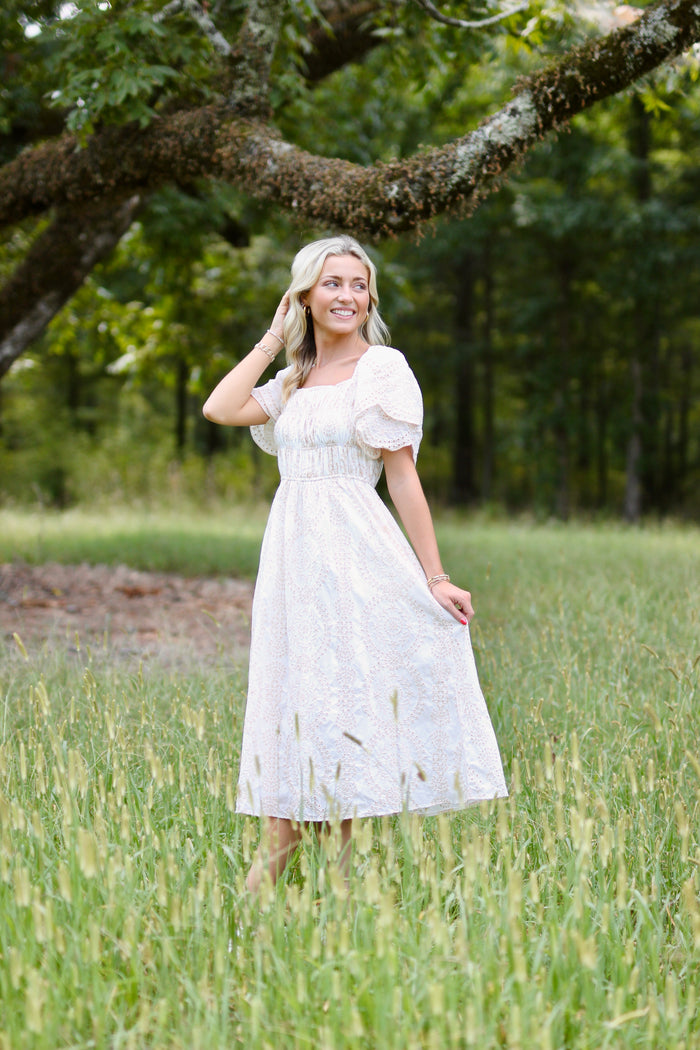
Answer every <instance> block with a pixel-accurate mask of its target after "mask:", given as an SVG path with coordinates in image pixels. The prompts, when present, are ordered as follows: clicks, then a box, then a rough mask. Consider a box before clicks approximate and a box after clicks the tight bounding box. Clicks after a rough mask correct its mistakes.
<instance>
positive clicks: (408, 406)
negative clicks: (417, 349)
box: [354, 346, 423, 462]
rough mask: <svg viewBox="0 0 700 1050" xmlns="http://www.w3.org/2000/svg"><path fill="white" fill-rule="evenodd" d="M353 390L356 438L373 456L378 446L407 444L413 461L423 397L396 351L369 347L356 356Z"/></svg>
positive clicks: (376, 455) (377, 454) (393, 447)
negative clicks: (358, 362)
mask: <svg viewBox="0 0 700 1050" xmlns="http://www.w3.org/2000/svg"><path fill="white" fill-rule="evenodd" d="M360 364H361V366H362V367H361V368H360V366H358V368H359V371H358V375H357V386H356V390H355V404H354V417H355V428H356V433H357V439H358V441H359V443H360V445H362V446H364V447H365V448H366V449H367V451H368V452H369V453H370V455H372V456H373V458H376V459H378V458H379V457H380V455H381V450H382V449H384V448H385V449H388V450H389V451H390V452H395V451H396V449H399V448H404V447H405V446H407V445H410V446H411V448H412V449H413V459H414V462H415V460H416V459H417V457H418V447H419V445H420V442H421V438H422V436H423V398H422V396H421V392H420V387H419V386H418V381H417V380H416V377H415V376H414V374H413V372H412V371H411V369H410V367H409V365H408V362H407V361H406V358H405V357H404V356H403V354H402V353H401V351H400V350H395V349H394V348H393V347H391V346H377V347H371V348H370V350H368V351H367V352H366V354H365V355H364V357H362V358H361V359H360Z"/></svg>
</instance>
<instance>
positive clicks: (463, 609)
mask: <svg viewBox="0 0 700 1050" xmlns="http://www.w3.org/2000/svg"><path fill="white" fill-rule="evenodd" d="M433 598H435V600H436V601H437V602H439V604H440V605H441V606H442V607H443V609H446V610H447V612H448V613H450V615H451V616H454V618H455V620H458V621H459V622H460V623H461V624H463V625H464V626H466V625H467V624H468V623H469V622H470V620H472V618H473V617H474V609H473V607H472V596H471V594H470V593H469V591H463V590H461V589H460V588H459V587H454V586H453V585H452V584H450V583H447V581H446V582H445V583H438V584H437V585H436V586H435V587H433Z"/></svg>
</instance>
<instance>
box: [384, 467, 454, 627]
mask: <svg viewBox="0 0 700 1050" xmlns="http://www.w3.org/2000/svg"><path fill="white" fill-rule="evenodd" d="M382 457H383V459H384V471H385V473H386V483H387V487H388V489H389V495H390V496H391V500H392V503H393V504H394V506H395V507H396V509H397V511H398V512H399V517H400V518H401V521H402V522H403V525H404V528H405V529H406V533H407V535H408V538H409V540H410V541H411V545H412V547H413V549H414V551H415V552H416V554H417V556H418V561H419V562H420V563H421V565H422V567H423V572H424V573H425V576H426V579H430V578H431V577H432V576H440V575H442V573H443V571H444V570H443V568H442V562H441V561H440V552H439V550H438V545H437V539H436V538H435V529H434V527H433V519H432V517H431V514H430V508H429V507H428V501H427V500H426V498H425V494H424V492H423V487H422V485H421V483H420V478H419V477H418V472H417V470H416V467H415V464H414V462H413V452H412V450H411V447H410V446H406V448H400V449H398V450H397V451H396V452H389V451H388V450H387V449H382ZM431 590H432V595H433V598H434V599H435V601H436V602H438V603H439V604H440V605H442V607H443V609H447V611H448V612H449V613H451V614H452V615H453V616H454V618H455V620H459V622H460V623H465V622H466V623H468V622H469V621H470V620H471V618H472V617H473V615H474V610H473V608H472V599H471V594H470V593H469V591H463V590H462V589H461V588H460V587H457V586H455V584H453V583H450V582H449V581H447V580H444V581H442V582H441V583H436V584H434V585H433V587H432V589H431Z"/></svg>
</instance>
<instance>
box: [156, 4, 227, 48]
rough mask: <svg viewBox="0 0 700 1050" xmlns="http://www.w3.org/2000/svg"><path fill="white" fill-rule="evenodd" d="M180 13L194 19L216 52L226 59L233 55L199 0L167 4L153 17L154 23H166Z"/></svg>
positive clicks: (224, 38)
mask: <svg viewBox="0 0 700 1050" xmlns="http://www.w3.org/2000/svg"><path fill="white" fill-rule="evenodd" d="M178 11H185V12H186V13H187V14H188V15H190V16H191V17H192V18H193V19H194V21H195V22H196V23H197V25H198V26H199V28H200V29H201V30H202V33H203V34H204V36H205V37H206V38H207V40H209V42H210V43H211V45H212V47H213V48H214V50H215V51H218V52H219V54H220V55H223V56H224V58H228V57H229V56H230V55H231V53H232V52H233V48H232V47H231V45H230V44H229V42H228V40H227V39H226V37H225V36H224V35H223V33H220V32H219V30H218V29H217V28H216V25H215V24H214V22H213V21H212V19H211V18H210V17H209V15H208V14H207V13H206V11H204V10H203V8H202V5H201V4H198V3H197V0H170V3H169V4H166V5H165V7H164V8H163V9H162V11H159V12H158V13H157V14H155V15H154V16H153V21H154V22H164V21H165V20H166V18H170V16H171V15H176V14H177V13H178Z"/></svg>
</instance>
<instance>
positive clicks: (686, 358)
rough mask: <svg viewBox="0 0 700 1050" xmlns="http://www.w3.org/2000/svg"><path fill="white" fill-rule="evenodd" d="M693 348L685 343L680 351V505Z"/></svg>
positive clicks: (684, 482) (683, 489) (685, 468)
mask: <svg viewBox="0 0 700 1050" xmlns="http://www.w3.org/2000/svg"><path fill="white" fill-rule="evenodd" d="M692 373H693V349H692V347H691V345H690V344H689V343H686V344H685V345H684V347H683V349H682V351H681V396H680V401H679V404H678V452H677V457H676V476H677V479H678V491H679V495H680V502H681V505H682V504H683V503H684V502H685V493H686V487H687V478H688V442H689V435H690V405H691V396H692V389H693V388H692V385H691V384H692V379H693V375H692Z"/></svg>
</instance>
